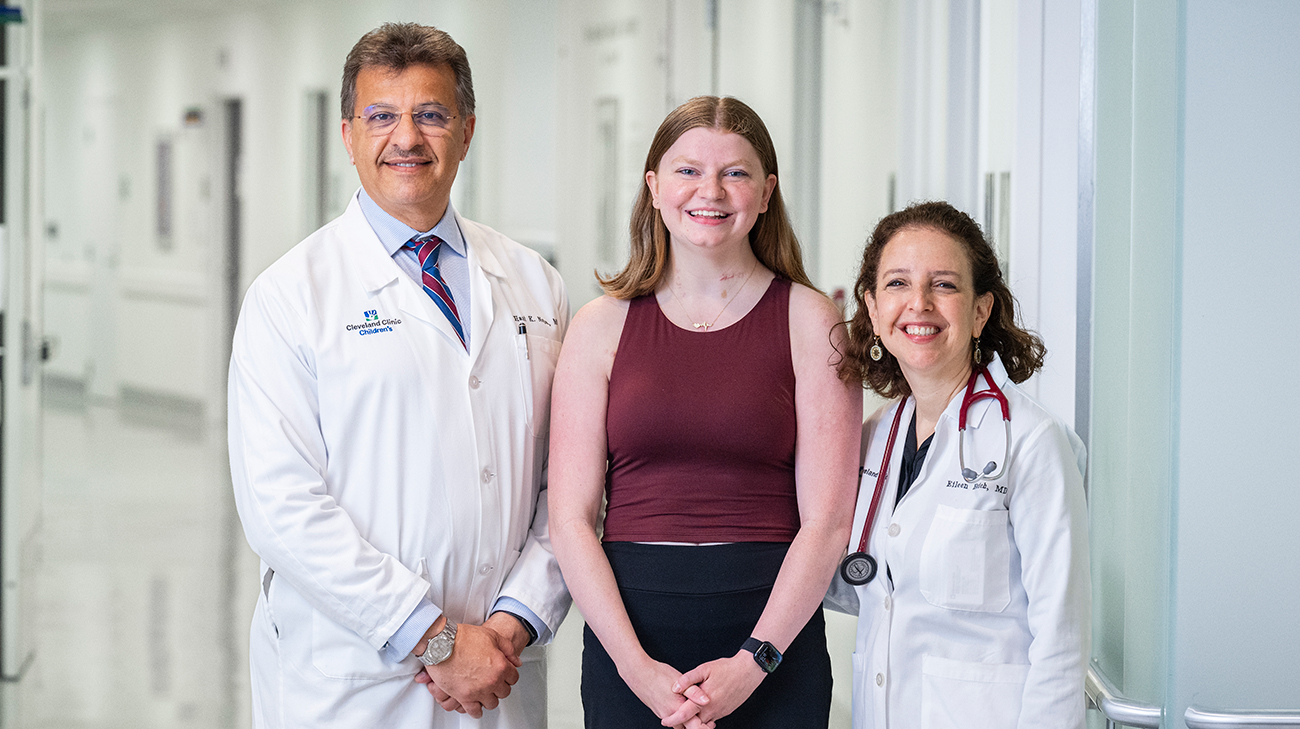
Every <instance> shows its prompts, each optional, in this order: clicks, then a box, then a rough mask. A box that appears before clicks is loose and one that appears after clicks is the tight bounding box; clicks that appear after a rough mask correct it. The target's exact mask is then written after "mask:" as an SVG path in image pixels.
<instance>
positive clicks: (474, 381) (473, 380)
mask: <svg viewBox="0 0 1300 729" xmlns="http://www.w3.org/2000/svg"><path fill="white" fill-rule="evenodd" d="M481 384H483V381H482V380H480V379H479V378H477V377H475V376H474V375H470V376H469V389H471V390H477V389H478V386H479V385H481Z"/></svg>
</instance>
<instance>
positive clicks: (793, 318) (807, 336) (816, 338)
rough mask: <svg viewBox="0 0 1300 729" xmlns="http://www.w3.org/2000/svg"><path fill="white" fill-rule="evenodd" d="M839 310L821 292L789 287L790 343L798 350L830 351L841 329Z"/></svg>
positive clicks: (798, 285)
mask: <svg viewBox="0 0 1300 729" xmlns="http://www.w3.org/2000/svg"><path fill="white" fill-rule="evenodd" d="M842 321H843V319H842V318H841V316H840V310H839V309H838V308H837V307H836V306H835V304H834V303H833V302H832V301H831V300H830V299H829V298H827V297H826V296H825V295H824V294H822V293H821V292H820V291H817V290H815V289H810V288H808V287H807V286H804V285H803V284H798V283H795V284H791V285H790V342H791V344H793V345H794V346H795V347H796V352H797V351H798V350H799V349H804V348H807V349H809V350H813V351H815V350H819V349H825V348H829V347H830V345H831V342H832V341H838V340H839V338H840V336H841V333H842V330H843V327H836V325H837V324H840V323H841V322H842Z"/></svg>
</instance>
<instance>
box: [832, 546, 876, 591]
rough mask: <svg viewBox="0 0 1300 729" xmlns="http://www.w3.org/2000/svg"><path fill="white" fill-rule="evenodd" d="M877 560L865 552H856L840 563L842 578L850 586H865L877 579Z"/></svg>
mask: <svg viewBox="0 0 1300 729" xmlns="http://www.w3.org/2000/svg"><path fill="white" fill-rule="evenodd" d="M877 569H878V568H877V566H876V558H875V557H872V556H871V555H869V554H866V553H865V552H854V553H853V554H850V555H849V556H847V557H845V558H844V561H843V562H841V563H840V577H843V578H844V581H845V582H847V583H849V584H850V585H854V586H859V585H865V584H867V583H868V582H871V581H872V580H874V579H876V570H877Z"/></svg>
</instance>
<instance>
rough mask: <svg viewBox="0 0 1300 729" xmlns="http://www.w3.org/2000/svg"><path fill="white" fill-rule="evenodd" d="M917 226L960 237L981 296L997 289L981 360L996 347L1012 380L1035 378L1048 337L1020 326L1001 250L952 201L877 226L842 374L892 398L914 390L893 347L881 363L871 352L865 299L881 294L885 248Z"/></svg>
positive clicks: (907, 211)
mask: <svg viewBox="0 0 1300 729" xmlns="http://www.w3.org/2000/svg"><path fill="white" fill-rule="evenodd" d="M916 228H928V229H930V230H934V231H938V232H940V233H943V234H944V235H946V236H948V237H950V238H952V239H953V240H955V241H957V243H959V244H960V245H961V247H962V249H963V250H964V251H966V256H967V258H969V259H970V264H971V277H972V281H973V283H974V287H975V296H976V298H978V297H980V296H983V295H984V294H993V310H992V311H991V312H990V313H989V320H988V323H986V324H985V325H984V331H983V332H981V333H980V336H979V344H980V357H981V359H982V360H983V361H984V362H988V361H989V354H990V352H997V353H998V357H999V358H1000V359H1001V360H1002V366H1003V367H1005V368H1006V370H1007V376H1008V377H1010V378H1011V381H1012V382H1015V383H1020V382H1024V381H1025V380H1027V379H1029V376H1030V375H1032V374H1034V373H1035V372H1037V371H1038V370H1039V368H1041V367H1042V366H1043V357H1044V356H1045V355H1046V354H1047V350H1046V348H1044V347H1043V340H1042V339H1039V337H1038V335H1036V334H1034V333H1033V332H1031V331H1028V330H1026V329H1025V328H1023V327H1022V326H1021V325H1020V314H1019V312H1018V311H1017V306H1016V297H1015V296H1012V294H1011V289H1010V288H1008V287H1007V284H1006V281H1004V280H1003V278H1002V269H1000V268H998V257H997V254H996V253H994V252H993V246H991V245H989V242H988V240H987V239H986V238H985V237H984V232H983V231H982V230H980V226H979V224H978V223H976V222H975V221H974V220H971V217H970V216H969V215H967V214H966V213H963V212H962V211H960V210H958V209H957V208H954V207H953V206H952V205H949V204H948V203H946V202H922V203H916V204H913V205H910V206H908V207H907V208H904V209H903V210H899V211H898V212H896V213H892V214H890V215H886V216H885V217H884V218H881V219H880V222H879V223H876V229H875V230H874V231H872V233H871V238H870V240H868V241H867V248H866V250H864V251H863V252H862V269H861V270H860V271H859V273H858V282H857V285H856V286H855V287H854V294H856V295H857V297H858V309H857V312H856V313H855V314H854V315H853V319H852V320H851V321H849V322H848V328H849V332H848V342H847V343H846V344H845V351H844V358H843V359H842V360H841V361H840V363H839V373H840V377H842V378H844V379H845V380H846V381H847V380H859V381H861V382H862V383H863V384H864V385H866V386H867V387H870V388H871V389H872V390H874V391H875V392H876V393H877V394H878V395H881V396H882V397H886V398H890V399H893V398H896V397H906V396H908V395H910V394H911V393H912V388H911V386H910V385H908V383H907V378H906V377H904V376H903V370H902V368H901V367H899V365H898V360H897V359H896V358H895V357H894V355H893V354H891V353H890V352H889V350H887V349H886V350H885V351H884V356H883V357H881V358H880V361H879V362H877V361H875V360H873V359H871V357H870V356H869V354H868V353H869V351H870V349H871V345H872V344H873V343H874V342H875V337H876V332H875V329H873V328H872V326H871V317H870V316H869V315H868V313H867V306H866V304H865V303H864V299H865V297H867V296H875V295H876V286H877V284H879V281H878V280H877V275H878V273H879V269H880V256H881V254H882V253H884V250H885V246H887V245H889V242H890V241H891V240H893V239H894V236H896V235H898V234H899V233H900V232H902V231H904V230H909V229H916ZM882 349H884V347H882ZM974 354H975V345H974V342H972V343H971V357H972V358H973V357H974Z"/></svg>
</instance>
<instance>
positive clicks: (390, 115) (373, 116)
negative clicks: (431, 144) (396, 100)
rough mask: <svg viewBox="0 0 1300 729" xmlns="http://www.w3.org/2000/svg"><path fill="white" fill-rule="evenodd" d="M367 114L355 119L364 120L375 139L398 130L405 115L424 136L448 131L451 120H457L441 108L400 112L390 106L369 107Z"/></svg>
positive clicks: (428, 107) (431, 107) (422, 108)
mask: <svg viewBox="0 0 1300 729" xmlns="http://www.w3.org/2000/svg"><path fill="white" fill-rule="evenodd" d="M365 112H366V113H364V114H362V115H360V116H357V117H353V118H355V119H361V120H363V121H362V124H364V125H365V127H366V132H368V133H369V134H370V135H371V136H375V137H379V136H383V135H385V134H388V133H389V132H391V131H393V130H394V129H396V128H397V122H399V121H401V119H402V115H403V114H410V115H411V121H413V122H415V126H416V127H418V128H419V130H420V131H421V132H423V133H424V134H436V133H437V132H440V131H442V130H444V129H447V128H449V127H450V126H451V120H452V119H455V118H456V116H455V115H453V114H450V113H448V112H447V110H446V109H444V108H443V107H441V106H422V107H420V108H418V109H415V110H413V111H398V110H397V109H394V108H392V107H389V106H367V107H366V109H365Z"/></svg>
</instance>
